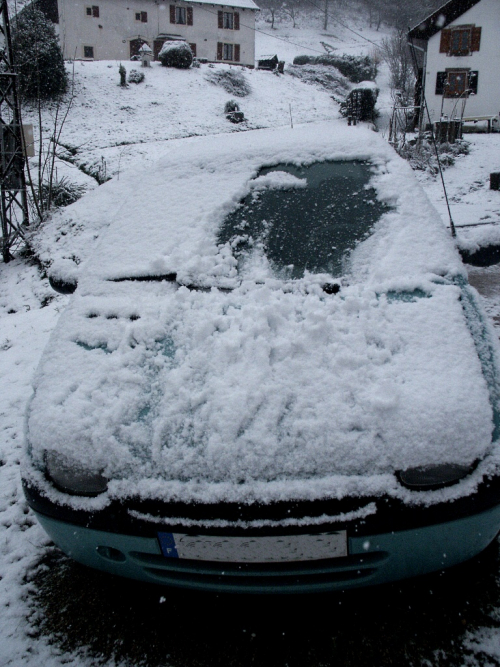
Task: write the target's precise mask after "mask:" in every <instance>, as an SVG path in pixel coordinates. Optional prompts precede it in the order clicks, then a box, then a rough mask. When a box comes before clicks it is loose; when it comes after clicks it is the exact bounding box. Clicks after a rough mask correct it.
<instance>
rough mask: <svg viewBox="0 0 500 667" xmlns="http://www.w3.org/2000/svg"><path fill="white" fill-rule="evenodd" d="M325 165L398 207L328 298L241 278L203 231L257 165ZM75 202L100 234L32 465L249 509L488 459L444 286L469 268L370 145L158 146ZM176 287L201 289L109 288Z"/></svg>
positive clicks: (472, 357) (64, 327)
mask: <svg viewBox="0 0 500 667" xmlns="http://www.w3.org/2000/svg"><path fill="white" fill-rule="evenodd" d="M332 159H342V160H345V159H363V160H369V161H370V162H371V163H372V165H373V171H374V175H373V179H372V182H371V185H372V186H373V187H374V188H375V190H376V193H377V197H378V198H379V199H381V200H382V201H384V202H386V203H388V204H389V205H390V206H391V207H392V208H391V210H390V211H389V212H388V213H386V214H384V215H383V216H382V218H381V220H380V222H379V223H377V225H376V226H375V229H374V232H373V234H372V235H371V236H370V237H369V238H368V239H366V240H365V241H363V242H362V243H360V244H359V246H358V248H357V249H356V250H355V251H354V253H353V255H352V257H351V262H350V273H349V275H348V276H344V279H343V283H344V287H343V289H342V290H341V293H340V294H339V295H337V296H334V295H327V294H325V293H324V292H323V290H322V289H321V284H322V282H324V281H325V280H326V279H327V278H329V276H313V275H310V274H306V275H305V277H304V278H303V279H301V280H298V281H294V282H289V283H286V284H283V283H282V282H281V281H279V280H277V279H276V278H275V277H274V276H273V274H272V271H271V269H270V267H267V269H266V271H267V273H266V271H264V274H262V266H261V267H260V269H259V271H260V273H259V278H260V282H259V283H257V282H256V281H255V280H253V279H252V278H253V276H252V275H250V276H248V275H246V276H245V278H244V279H242V278H241V276H238V275H237V272H236V268H235V260H234V257H233V255H232V253H231V249H230V248H228V247H223V248H219V247H218V246H217V242H216V233H217V230H218V228H219V226H220V224H221V222H222V220H223V219H224V217H225V215H226V214H227V213H228V212H229V211H231V210H232V209H233V208H234V207H235V206H236V205H238V202H239V201H240V200H241V198H242V197H243V196H245V195H246V194H247V193H248V192H249V191H250V190H251V188H252V178H255V176H256V175H257V173H258V170H259V168H261V167H263V166H271V165H273V164H281V163H293V164H301V163H302V164H310V163H312V162H316V161H321V160H332ZM265 178H267V177H265ZM278 180H280V179H279V178H278ZM125 181H126V182H125ZM282 185H283V183H281V184H280V187H281V186H282ZM275 186H276V180H274V181H271V187H275ZM113 194H114V196H113ZM86 202H87V206H88V207H89V210H88V211H87V220H88V221H89V223H90V224H91V223H92V220H93V219H94V220H95V224H96V225H97V226H101V225H102V220H103V219H104V217H106V216H108V219H109V226H108V228H107V231H106V233H105V234H103V235H102V238H101V241H100V243H99V246H98V248H97V250H96V251H95V252H94V253H93V254H92V255H91V256H90V257H89V258H88V259H87V261H86V262H84V263H83V266H82V267H81V268H80V271H79V273H80V275H79V288H78V290H77V292H76V294H75V296H74V298H73V299H72V302H71V304H70V306H69V307H68V309H67V311H66V312H65V313H64V315H63V316H62V317H61V319H60V322H59V324H58V326H57V327H56V329H55V331H54V334H53V336H52V339H51V342H50V344H49V345H48V347H47V349H46V351H45V354H44V356H43V358H42V362H41V365H40V368H39V371H38V374H37V377H36V380H35V395H34V398H33V400H32V403H31V407H30V412H29V420H28V435H29V441H30V446H31V456H32V459H33V462H34V465H35V468H36V467H37V466H38V468H41V467H42V464H43V451H44V450H45V449H50V450H53V451H56V452H60V453H61V454H65V455H67V456H72V457H75V458H77V459H78V460H79V461H80V462H82V463H83V464H85V465H87V466H89V467H91V468H93V469H96V470H104V473H105V474H106V475H107V476H108V477H109V478H110V479H111V480H113V481H112V482H111V483H110V488H109V497H111V496H118V497H123V496H127V495H130V494H134V493H137V494H140V495H142V496H160V497H163V498H173V497H175V498H181V499H183V500H193V499H196V500H202V501H211V502H213V501H215V500H223V499H231V500H240V501H243V502H244V501H250V500H255V499H261V500H271V499H285V498H288V499H289V498H301V497H303V498H304V497H308V498H310V497H320V496H321V495H333V496H339V497H340V496H342V495H345V494H347V493H358V494H360V495H364V494H366V493H367V492H370V491H372V492H377V493H382V492H384V491H388V490H389V489H390V488H391V487H393V486H394V485H395V478H394V476H393V472H394V470H397V469H401V468H407V467H411V466H418V465H425V464H430V463H442V462H446V461H454V462H460V463H471V462H473V461H474V460H475V459H477V458H480V457H482V456H483V455H484V453H485V452H486V450H487V449H488V447H489V446H490V444H491V434H492V410H491V406H490V403H489V396H488V388H487V386H486V382H485V380H484V378H483V375H482V371H481V366H480V363H479V360H478V357H477V354H476V352H475V348H474V343H473V340H472V338H471V335H470V332H469V330H468V329H467V326H466V323H465V320H464V315H463V309H462V305H461V303H460V295H461V290H460V288H459V287H457V286H456V285H455V284H453V281H452V280H451V279H452V278H453V277H457V276H463V267H462V265H461V262H460V259H459V257H458V255H457V252H456V250H455V248H454V247H453V243H452V242H451V240H450V238H449V235H448V233H447V232H446V230H445V229H444V228H443V227H442V225H441V224H440V222H439V220H438V218H437V215H436V214H435V211H434V209H433V208H432V207H431V205H430V204H429V202H428V200H427V199H426V197H425V195H424V194H423V192H422V190H421V189H420V187H419V186H418V184H417V183H416V181H415V180H414V178H413V176H412V174H411V170H410V168H409V167H408V166H407V165H406V164H405V163H404V162H403V161H402V160H400V159H399V158H398V157H397V156H396V155H395V153H394V152H393V151H392V149H391V148H390V147H389V146H388V145H387V144H386V143H385V142H384V141H383V140H382V139H381V138H380V137H379V136H377V135H376V134H375V133H373V132H370V131H368V130H366V129H363V128H360V127H355V128H350V129H347V128H346V127H345V125H342V124H336V123H329V124H323V125H319V126H318V125H315V126H312V127H311V126H310V127H302V128H295V129H293V130H292V129H283V130H280V131H258V132H248V133H245V134H240V135H233V136H231V137H227V136H225V137H220V136H217V137H207V138H204V139H198V138H197V139H192V140H187V141H186V140H184V141H183V142H182V145H180V144H178V145H175V142H172V145H171V147H170V150H169V151H168V152H167V153H166V155H165V157H164V158H163V159H162V160H161V161H160V163H159V164H158V165H157V166H156V168H155V169H154V170H152V171H150V172H148V173H146V174H142V175H141V176H140V177H139V176H136V175H135V174H133V175H130V174H129V175H128V177H127V178H124V180H123V181H121V182H120V184H118V185H117V186H116V187H115V186H114V185H113V184H107V185H105V186H103V187H102V188H99V190H98V191H95V192H93V193H91V194H89V195H88V197H86ZM75 206H78V204H77V205H75ZM69 208H70V209H71V207H69ZM92 212H93V214H92ZM67 215H71V211H69V213H68V214H67ZM93 216H94V217H93ZM170 272H175V273H176V274H177V277H178V281H179V282H184V283H189V282H193V281H195V282H196V284H198V285H200V284H202V285H205V286H208V287H210V286H212V288H211V289H210V288H209V289H208V290H203V291H200V290H195V289H189V288H188V287H186V286H179V284H177V283H172V282H137V281H129V280H125V281H123V282H115V280H116V279H117V278H126V277H130V276H143V275H163V274H167V273H170ZM330 278H331V277H330ZM336 278H339V276H336ZM217 285H222V286H225V287H231V288H232V289H231V290H230V291H222V290H220V289H217V288H216V286H217ZM33 474H36V473H35V472H33ZM72 502H78V501H76V500H73V501H72ZM81 502H84V501H81Z"/></svg>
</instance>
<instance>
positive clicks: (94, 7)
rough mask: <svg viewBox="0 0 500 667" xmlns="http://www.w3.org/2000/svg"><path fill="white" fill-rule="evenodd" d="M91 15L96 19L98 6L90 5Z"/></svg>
mask: <svg viewBox="0 0 500 667" xmlns="http://www.w3.org/2000/svg"><path fill="white" fill-rule="evenodd" d="M92 16H94V17H95V18H96V19H98V18H99V7H96V6H95V5H92Z"/></svg>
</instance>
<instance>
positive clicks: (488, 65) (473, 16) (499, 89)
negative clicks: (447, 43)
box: [425, 0, 500, 120]
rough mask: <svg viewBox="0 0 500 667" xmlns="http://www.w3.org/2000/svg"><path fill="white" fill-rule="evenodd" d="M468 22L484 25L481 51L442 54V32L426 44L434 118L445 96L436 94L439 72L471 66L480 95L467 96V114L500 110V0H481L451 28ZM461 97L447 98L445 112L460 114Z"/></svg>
mask: <svg viewBox="0 0 500 667" xmlns="http://www.w3.org/2000/svg"><path fill="white" fill-rule="evenodd" d="M465 24H475V25H476V26H477V27H481V44H480V48H479V51H474V52H473V53H472V54H470V55H465V56H448V55H447V54H445V53H439V48H440V43H441V31H440V32H438V33H436V34H435V35H433V36H432V37H431V38H430V39H429V43H428V47H427V66H426V84H425V95H426V99H427V104H428V106H429V112H430V115H431V118H432V120H438V119H439V117H440V113H441V104H442V102H443V96H442V95H436V92H435V90H436V75H437V72H442V71H445V70H446V69H447V68H470V70H471V71H478V72H479V76H478V90H477V95H471V96H469V97H468V98H467V101H466V105H465V113H464V115H465V116H473V115H477V116H487V115H488V116H489V115H497V116H498V114H499V113H500V2H499V0H481V2H479V3H478V4H477V5H475V6H474V7H472V8H471V9H469V10H468V11H467V12H465V13H464V14H462V15H461V16H460V17H459V18H457V19H456V21H454V22H453V23H451V24H449V25H448V26H446V27H447V28H451V27H454V26H460V25H465ZM461 109H462V100H459V101H458V102H457V100H456V99H454V98H448V99H446V98H445V99H444V103H443V113H444V114H446V115H448V116H449V117H454V116H456V115H458V116H460V114H461Z"/></svg>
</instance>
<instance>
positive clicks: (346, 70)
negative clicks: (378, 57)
mask: <svg viewBox="0 0 500 667" xmlns="http://www.w3.org/2000/svg"><path fill="white" fill-rule="evenodd" d="M293 64H294V65H325V66H327V67H336V68H337V69H338V70H339V72H340V73H341V74H343V75H344V76H345V77H347V78H348V79H349V81H351V82H352V83H360V82H361V81H375V78H376V77H377V64H376V63H375V61H374V60H373V58H370V56H350V55H346V54H344V55H342V56H336V55H333V54H332V53H325V54H324V55H320V56H296V57H295V58H294V59H293Z"/></svg>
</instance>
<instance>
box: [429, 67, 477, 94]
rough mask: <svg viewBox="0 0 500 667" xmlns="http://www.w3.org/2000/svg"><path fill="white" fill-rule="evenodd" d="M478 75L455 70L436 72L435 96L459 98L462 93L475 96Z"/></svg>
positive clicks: (467, 71) (464, 70)
mask: <svg viewBox="0 0 500 667" xmlns="http://www.w3.org/2000/svg"><path fill="white" fill-rule="evenodd" d="M478 78H479V73H478V72H477V71H475V72H471V71H470V70H467V69H463V70H459V69H455V70H451V69H450V70H447V71H446V72H438V73H437V77H436V95H444V96H445V97H460V95H463V94H464V93H467V94H470V93H474V94H477V88H478Z"/></svg>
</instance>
